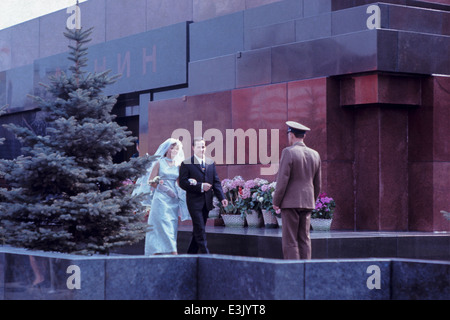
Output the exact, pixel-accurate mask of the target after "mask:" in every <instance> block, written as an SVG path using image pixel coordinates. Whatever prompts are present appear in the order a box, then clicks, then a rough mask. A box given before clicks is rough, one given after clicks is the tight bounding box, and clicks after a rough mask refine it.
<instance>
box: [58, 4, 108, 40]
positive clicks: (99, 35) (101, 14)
mask: <svg viewBox="0 0 450 320" xmlns="http://www.w3.org/2000/svg"><path fill="white" fill-rule="evenodd" d="M106 1H107V0H96V1H85V2H82V3H80V4H79V6H80V10H81V26H82V27H83V28H85V29H88V28H91V27H93V28H94V30H93V32H92V34H91V36H90V37H91V38H92V40H91V42H89V45H90V46H92V45H94V44H97V43H102V42H105V41H106V17H107V15H106ZM63 12H65V11H63ZM66 17H68V14H67V12H66Z"/></svg>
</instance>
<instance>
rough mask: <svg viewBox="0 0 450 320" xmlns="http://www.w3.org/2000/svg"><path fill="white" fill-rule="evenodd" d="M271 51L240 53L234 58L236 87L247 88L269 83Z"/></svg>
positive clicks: (261, 50)
mask: <svg viewBox="0 0 450 320" xmlns="http://www.w3.org/2000/svg"><path fill="white" fill-rule="evenodd" d="M271 58H272V55H271V50H270V49H269V48H267V49H260V50H252V51H247V52H242V53H241V55H240V56H239V55H238V56H237V58H236V87H237V88H242V87H249V86H256V85H263V84H270V83H271V74H272V73H271V70H270V66H271V63H270V62H271Z"/></svg>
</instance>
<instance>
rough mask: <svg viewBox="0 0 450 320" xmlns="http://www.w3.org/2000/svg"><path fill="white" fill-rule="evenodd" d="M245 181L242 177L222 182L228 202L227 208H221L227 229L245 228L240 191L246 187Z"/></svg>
mask: <svg viewBox="0 0 450 320" xmlns="http://www.w3.org/2000/svg"><path fill="white" fill-rule="evenodd" d="M244 184H245V181H244V179H242V177H240V176H236V177H234V178H233V179H224V180H222V190H223V192H224V194H225V197H226V198H227V200H228V205H227V206H226V207H221V216H222V219H223V222H224V223H225V226H227V227H244V225H245V214H242V213H241V212H240V211H239V204H238V201H239V190H240V189H242V187H244Z"/></svg>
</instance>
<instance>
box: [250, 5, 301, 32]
mask: <svg viewBox="0 0 450 320" xmlns="http://www.w3.org/2000/svg"><path fill="white" fill-rule="evenodd" d="M302 17H303V0H286V1H279V2H275V3H272V4H268V5H265V6H260V7H257V8H252V9H248V10H245V12H244V18H245V28H246V29H252V28H255V27H259V26H267V25H272V24H276V23H281V22H285V21H288V20H295V19H299V18H302Z"/></svg>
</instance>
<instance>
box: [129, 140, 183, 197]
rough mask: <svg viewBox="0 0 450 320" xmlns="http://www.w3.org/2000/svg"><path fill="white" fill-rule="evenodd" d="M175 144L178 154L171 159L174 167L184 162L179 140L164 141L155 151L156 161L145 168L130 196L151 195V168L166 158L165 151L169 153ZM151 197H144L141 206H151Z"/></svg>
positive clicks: (181, 145)
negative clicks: (149, 181)
mask: <svg viewBox="0 0 450 320" xmlns="http://www.w3.org/2000/svg"><path fill="white" fill-rule="evenodd" d="M173 144H177V146H178V154H177V155H176V157H175V158H174V159H172V160H173V161H174V163H175V165H176V166H179V165H180V164H181V162H183V161H184V152H183V144H182V143H181V141H180V140H178V139H174V138H169V139H167V140H166V141H164V142H163V143H162V144H161V145H160V146H159V147H158V149H157V150H156V152H155V154H154V156H156V160H155V161H153V162H152V164H151V165H150V166H149V167H148V168H147V172H146V173H145V174H144V175H143V176H142V177H140V178H139V179H137V181H136V185H135V188H134V190H133V193H132V195H133V196H136V195H139V194H143V193H146V194H151V192H152V190H151V188H150V186H149V184H148V179H149V177H150V175H151V173H152V170H153V167H154V166H155V164H156V163H157V162H158V161H159V160H160V159H162V158H164V157H165V156H166V153H167V151H169V148H170V147H171V146H172V145H173ZM151 200H152V197H150V196H149V197H145V199H144V201H142V205H143V206H150V205H151Z"/></svg>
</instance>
